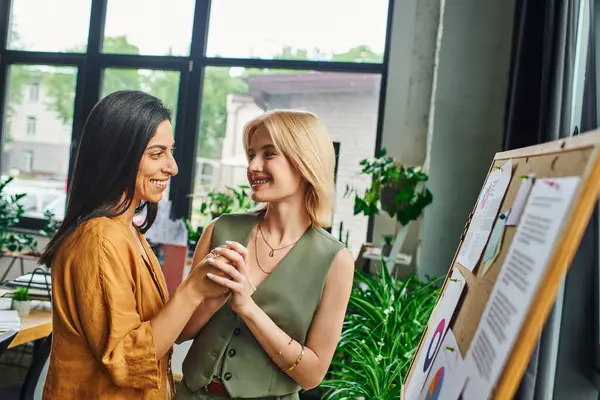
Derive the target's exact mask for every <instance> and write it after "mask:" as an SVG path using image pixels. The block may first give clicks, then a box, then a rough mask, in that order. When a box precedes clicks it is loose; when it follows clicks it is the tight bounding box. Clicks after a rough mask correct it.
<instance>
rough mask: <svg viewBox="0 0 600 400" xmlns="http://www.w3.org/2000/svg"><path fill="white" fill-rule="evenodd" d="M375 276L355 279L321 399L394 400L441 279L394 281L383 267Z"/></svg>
mask: <svg viewBox="0 0 600 400" xmlns="http://www.w3.org/2000/svg"><path fill="white" fill-rule="evenodd" d="M382 264H383V265H382V268H381V271H382V272H381V273H379V274H377V275H376V276H370V275H365V274H362V273H360V272H357V273H356V279H355V286H354V288H353V291H352V294H351V296H350V302H349V304H348V311H347V314H346V319H345V321H344V327H343V331H342V335H341V338H340V342H339V344H338V348H337V350H336V355H335V357H334V360H333V362H332V365H331V368H330V371H329V374H328V377H327V379H326V380H325V381H324V382H323V383H322V385H321V387H322V388H325V389H327V393H326V395H325V398H327V399H330V400H342V399H355V398H365V399H378V400H388V399H393V400H397V399H399V398H400V389H401V386H402V381H403V380H404V377H405V376H406V374H407V372H408V368H409V366H410V363H411V360H412V358H413V356H414V355H415V351H416V348H417V346H418V344H419V341H420V339H421V335H422V334H423V331H424V329H425V327H426V325H427V322H428V321H429V316H430V314H431V312H432V310H433V307H434V305H435V302H436V300H437V297H438V295H439V291H440V289H439V288H438V287H437V286H436V284H437V283H438V281H440V279H441V278H437V279H434V280H430V281H429V282H423V281H420V280H419V279H418V278H417V277H416V276H415V275H411V276H409V277H407V278H406V279H404V280H401V281H400V280H396V279H394V278H392V277H391V276H390V274H389V273H388V272H387V268H386V266H385V263H382Z"/></svg>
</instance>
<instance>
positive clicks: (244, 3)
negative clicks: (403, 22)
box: [207, 0, 388, 62]
mask: <svg viewBox="0 0 600 400" xmlns="http://www.w3.org/2000/svg"><path fill="white" fill-rule="evenodd" d="M233 10H235V11H233ZM387 11H388V1H387V0H369V1H348V0H326V1H322V0H303V1H298V0H219V1H214V2H212V7H211V14H210V30H209V33H208V47H207V53H208V56H211V57H233V58H267V59H268V58H278V59H287V60H298V59H301V60H332V61H351V62H365V61H366V62H381V61H382V60H383V47H384V43H385V32H386V23H385V22H386V18H387Z"/></svg>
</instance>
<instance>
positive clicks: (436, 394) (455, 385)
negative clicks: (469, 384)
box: [419, 329, 467, 400]
mask: <svg viewBox="0 0 600 400" xmlns="http://www.w3.org/2000/svg"><path fill="white" fill-rule="evenodd" d="M463 363H464V361H463V358H462V355H461V354H460V349H459V348H458V343H457V342H456V337H455V336H454V332H452V329H448V332H446V336H444V341H443V342H442V345H441V346H440V351H439V352H438V355H437V357H436V358H435V361H434V363H433V366H432V367H431V372H430V373H429V376H428V377H427V382H426V383H425V386H424V387H423V391H422V392H421V395H420V396H419V400H431V399H439V400H442V399H443V400H456V399H458V396H460V393H461V392H462V389H463V387H464V384H465V380H466V378H467V375H466V371H465V369H464V368H463Z"/></svg>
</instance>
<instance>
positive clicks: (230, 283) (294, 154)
mask: <svg viewBox="0 0 600 400" xmlns="http://www.w3.org/2000/svg"><path fill="white" fill-rule="evenodd" d="M244 147H245V149H246V153H247V156H248V181H249V183H250V185H251V187H252V191H253V192H252V198H253V199H254V200H255V201H257V202H259V203H262V206H261V208H260V210H259V211H257V212H251V213H247V214H232V215H223V216H221V217H220V218H218V219H217V220H215V221H213V222H212V223H211V224H210V225H209V226H208V227H207V229H206V230H205V233H204V235H203V236H202V238H201V240H200V242H199V243H198V246H197V248H196V252H195V255H194V264H192V265H195V263H197V262H199V261H200V260H201V259H205V258H206V256H207V255H208V256H209V258H208V261H209V262H210V263H212V265H213V266H214V267H215V268H216V270H217V271H219V273H218V274H208V276H209V278H210V279H211V280H213V281H214V282H215V283H217V284H220V285H222V286H223V287H225V288H227V289H228V290H229V291H230V296H228V297H226V298H221V299H218V300H209V301H207V302H204V303H203V304H202V305H201V306H200V307H199V308H198V310H197V311H196V313H195V314H194V316H193V317H192V318H191V320H190V322H189V323H188V324H187V326H186V327H185V328H184V330H183V332H182V334H181V335H180V337H179V341H180V342H182V341H185V340H189V339H194V342H193V344H192V346H191V349H190V351H189V353H188V355H187V357H186V359H185V361H184V363H183V381H182V383H181V385H180V386H179V389H178V392H177V394H176V397H175V398H176V399H229V398H253V399H256V398H260V399H282V400H283V399H285V400H290V399H298V392H299V391H300V390H301V389H302V388H304V389H310V388H314V387H316V386H318V385H319V384H320V383H321V381H322V380H323V377H324V376H325V374H326V372H327V370H328V368H329V365H330V363H331V359H332V357H333V354H334V352H335V348H336V345H337V343H338V341H339V337H340V333H341V330H342V323H343V320H344V315H345V313H346V307H347V305H348V300H349V297H350V291H351V288H352V279H353V275H354V260H353V257H352V254H351V253H350V251H349V250H348V249H346V248H345V247H344V245H343V244H342V243H340V242H339V241H338V240H336V239H335V238H334V237H333V236H331V235H330V234H328V233H327V232H326V231H325V230H323V227H326V226H329V224H330V221H331V215H332V209H333V202H334V182H333V178H334V177H333V171H334V162H335V156H334V150H333V143H332V141H331V139H330V137H329V134H328V132H327V129H326V128H325V126H324V125H323V123H322V122H321V121H320V120H319V119H318V118H317V117H316V116H315V115H314V114H311V113H309V112H304V111H292V110H274V111H270V112H267V113H266V114H264V115H262V116H260V117H258V118H256V119H255V120H253V121H251V122H249V123H248V124H247V125H246V126H245V128H244ZM211 249H212V250H211ZM210 253H212V254H215V255H217V254H218V255H219V257H218V258H217V257H210ZM213 258H214V259H213ZM229 277H231V279H229Z"/></svg>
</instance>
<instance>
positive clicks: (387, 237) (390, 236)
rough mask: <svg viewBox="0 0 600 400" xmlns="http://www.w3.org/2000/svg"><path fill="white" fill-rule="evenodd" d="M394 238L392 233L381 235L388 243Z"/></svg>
mask: <svg viewBox="0 0 600 400" xmlns="http://www.w3.org/2000/svg"><path fill="white" fill-rule="evenodd" d="M394 238H395V236H394V235H390V234H388V235H383V242H384V243H385V244H388V245H389V244H392V242H393V241H394Z"/></svg>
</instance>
